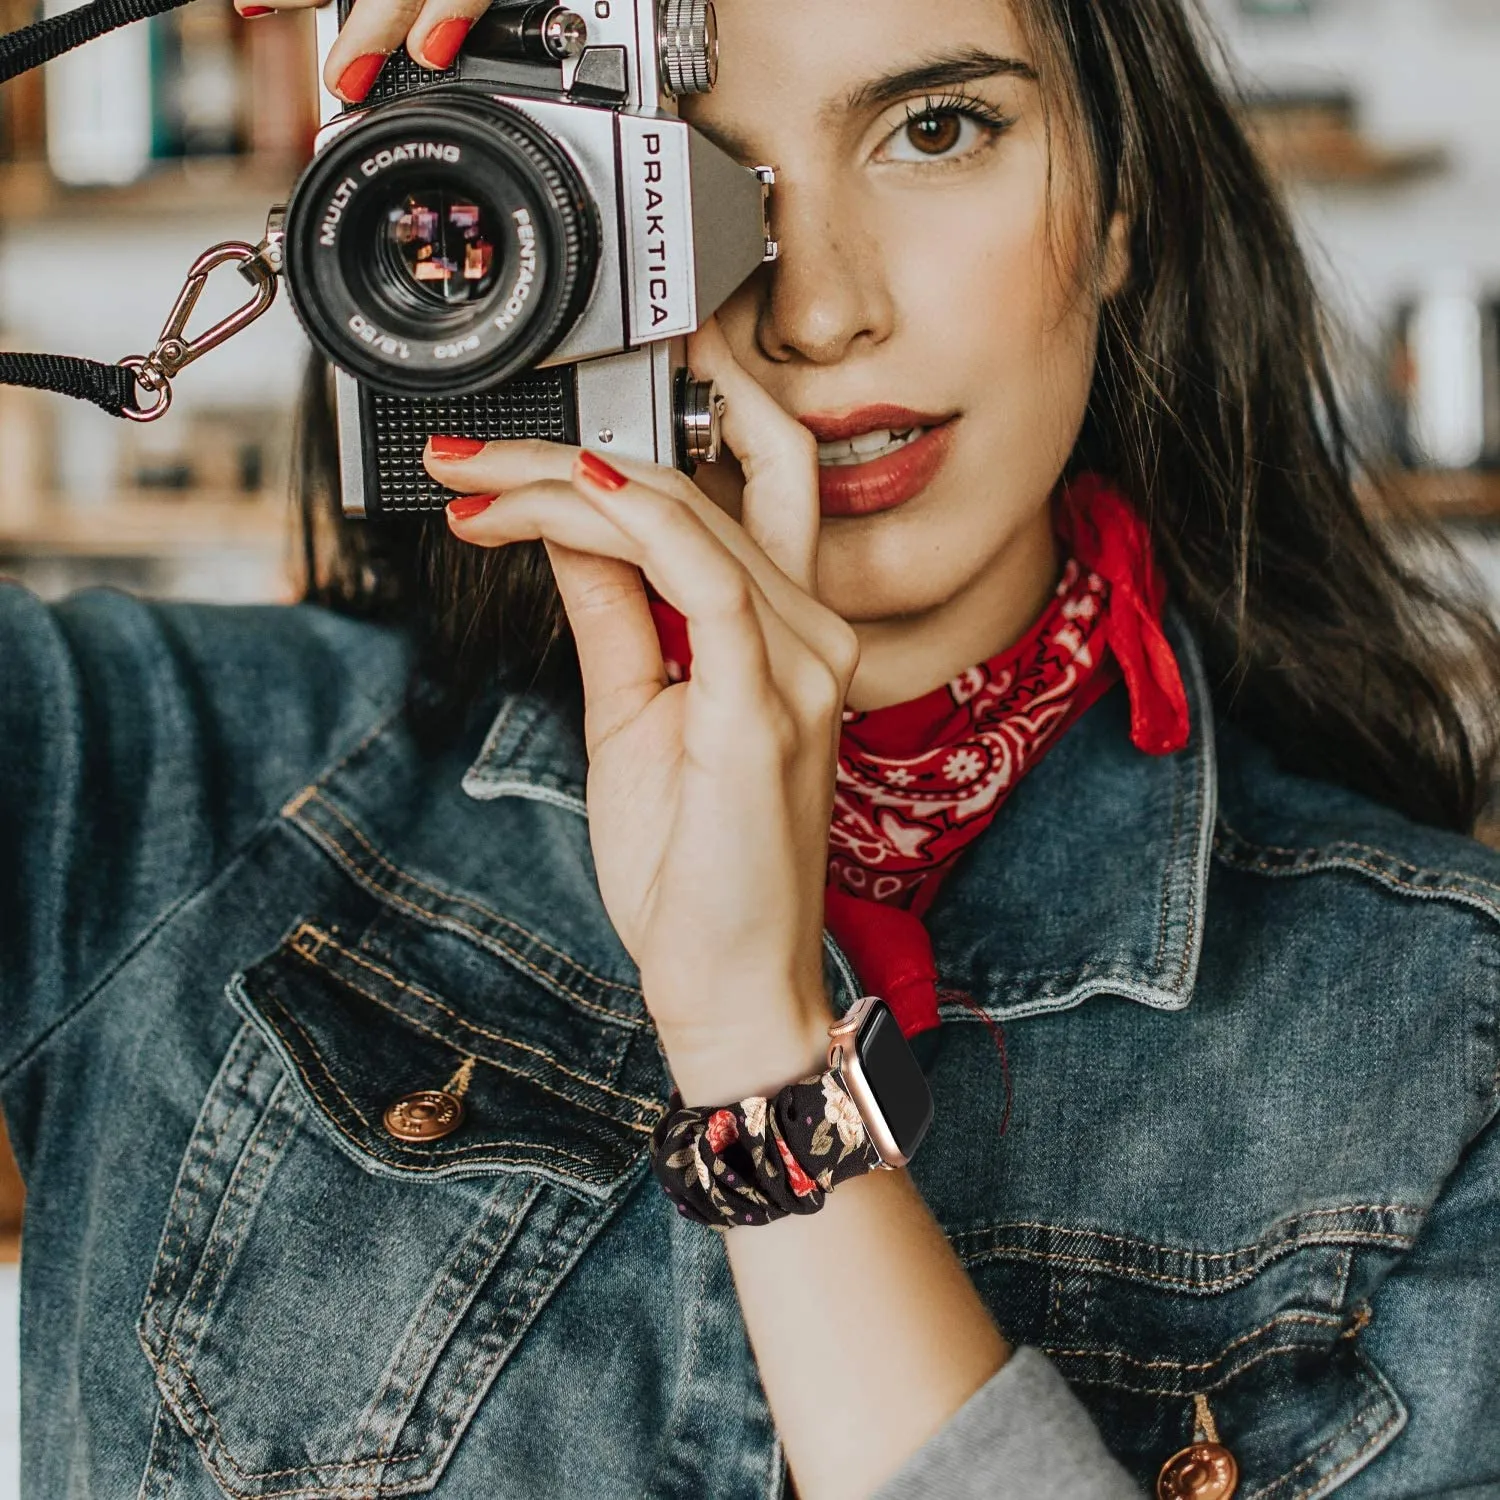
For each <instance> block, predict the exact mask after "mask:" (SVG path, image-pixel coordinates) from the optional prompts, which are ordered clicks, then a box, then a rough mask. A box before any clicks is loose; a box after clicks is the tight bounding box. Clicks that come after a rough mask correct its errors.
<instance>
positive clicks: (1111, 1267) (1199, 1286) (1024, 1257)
mask: <svg viewBox="0 0 1500 1500" xmlns="http://www.w3.org/2000/svg"><path fill="white" fill-rule="evenodd" d="M1343 1243H1344V1240H1343V1239H1334V1238H1331V1237H1329V1236H1328V1235H1323V1236H1318V1235H1314V1236H1311V1237H1309V1238H1307V1239H1298V1240H1288V1241H1287V1242H1286V1243H1285V1244H1281V1245H1278V1246H1277V1247H1276V1248H1275V1250H1274V1251H1273V1252H1272V1253H1270V1254H1269V1255H1267V1256H1266V1257H1265V1258H1264V1259H1263V1260H1258V1261H1255V1262H1253V1263H1250V1264H1247V1265H1246V1266H1245V1267H1244V1268H1243V1269H1242V1270H1238V1271H1231V1272H1229V1273H1228V1274H1226V1275H1223V1276H1219V1277H1216V1278H1214V1279H1213V1280H1211V1281H1193V1280H1190V1279H1189V1278H1188V1277H1186V1276H1170V1275H1164V1274H1162V1273H1160V1272H1156V1271H1140V1270H1136V1269H1135V1268H1133V1267H1130V1266H1123V1265H1121V1264H1119V1263H1118V1262H1117V1261H1109V1260H1100V1259H1098V1258H1089V1257H1086V1256H1079V1255H1052V1254H1049V1253H1047V1252H1046V1251H1040V1250H1023V1249H1004V1250H990V1251H984V1252H982V1253H980V1254H977V1255H975V1256H973V1257H972V1258H970V1257H968V1256H965V1257H964V1261H965V1264H969V1265H976V1266H978V1265H984V1264H986V1263H987V1262H988V1261H991V1260H1017V1261H1027V1262H1035V1263H1038V1264H1041V1265H1056V1266H1068V1267H1070V1268H1072V1269H1073V1270H1076V1271H1098V1272H1100V1273H1101V1274H1102V1275H1106V1276H1115V1277H1118V1278H1119V1279H1120V1280H1122V1281H1145V1282H1151V1283H1153V1284H1155V1285H1157V1286H1169V1287H1173V1288H1175V1289H1177V1290H1179V1291H1182V1292H1185V1293H1188V1294H1192V1295H1205V1294H1211V1293H1218V1292H1223V1291H1230V1290H1232V1289H1233V1288H1235V1287H1237V1286H1243V1285H1244V1284H1245V1283H1247V1282H1250V1281H1253V1280H1254V1279H1255V1278H1256V1277H1257V1276H1258V1275H1260V1273H1261V1272H1262V1271H1264V1270H1265V1269H1266V1267H1267V1266H1269V1265H1271V1264H1272V1263H1273V1262H1275V1261H1278V1260H1281V1259H1282V1258H1283V1257H1284V1256H1287V1255H1294V1254H1296V1253H1297V1252H1298V1251H1299V1250H1305V1249H1308V1248H1310V1247H1312V1246H1315V1245H1338V1244H1343ZM1359 1243H1360V1244H1361V1245H1384V1246H1389V1247H1390V1248H1391V1249H1393V1250H1410V1249H1411V1247H1412V1244H1413V1240H1412V1238H1411V1237H1410V1236H1407V1235H1395V1234H1366V1235H1361V1236H1360V1238H1359Z"/></svg>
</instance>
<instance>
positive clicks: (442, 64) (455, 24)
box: [422, 16, 474, 68]
mask: <svg viewBox="0 0 1500 1500" xmlns="http://www.w3.org/2000/svg"><path fill="white" fill-rule="evenodd" d="M473 24H474V23H473V22H472V21H470V20H467V19H466V18H465V17H463V16H454V17H453V18H452V19H451V20H447V21H439V22H438V24H437V25H436V26H434V27H433V28H432V30H431V31H429V32H428V33H427V40H426V41H425V42H423V43H422V56H423V57H425V58H426V59H427V61H428V62H430V63H431V64H432V65H433V67H435V68H451V67H452V66H453V59H454V58H455V57H457V56H458V49H459V48H460V47H462V46H463V44H464V38H465V37H466V36H468V34H469V28H470V27H471V26H472V25H473Z"/></svg>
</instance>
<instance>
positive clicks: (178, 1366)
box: [151, 1086, 421, 1494]
mask: <svg viewBox="0 0 1500 1500" xmlns="http://www.w3.org/2000/svg"><path fill="white" fill-rule="evenodd" d="M276 1092H277V1093H279V1092H280V1086H278V1089H277V1091H276ZM275 1097H276V1094H275V1093H273V1095H272V1097H271V1099H270V1100H269V1101H268V1102H267V1105H266V1114H269V1113H270V1111H271V1109H272V1108H273V1107H274V1105H275ZM262 1118H264V1116H263V1117H262ZM296 1128H297V1119H296V1115H295V1113H293V1112H289V1113H288V1115H287V1117H286V1119H285V1120H284V1122H283V1132H282V1137H281V1140H280V1142H279V1143H275V1144H273V1149H271V1150H269V1151H266V1150H264V1149H263V1148H258V1149H261V1156H262V1160H261V1161H260V1162H259V1163H258V1164H257V1167H256V1170H257V1172H259V1173H260V1175H261V1179H262V1184H263V1183H264V1179H265V1176H266V1174H268V1173H269V1172H270V1171H271V1170H272V1168H273V1167H274V1166H275V1164H276V1162H277V1160H279V1159H280V1157H281V1155H282V1154H283V1153H284V1152H285V1150H286V1149H287V1147H288V1146H289V1145H290V1143H291V1141H292V1138H293V1136H294V1135H295V1133H296ZM243 1160H244V1158H243V1157H242V1158H241V1163H237V1164H236V1167H235V1173H234V1178H238V1177H240V1175H241V1174H240V1165H241V1164H242V1163H243ZM234 1178H232V1179H231V1181H230V1184H229V1186H228V1188H227V1189H226V1191H225V1194H224V1199H223V1201H224V1202H227V1201H228V1200H229V1199H230V1198H231V1197H232V1196H233V1195H234V1192H235V1182H234ZM254 1218H255V1216H254V1214H253V1213H247V1214H246V1215H245V1218H244V1220H243V1222H242V1223H241V1224H240V1227H239V1229H238V1230H236V1232H235V1234H234V1237H233V1239H232V1240H231V1242H230V1245H229V1250H228V1257H227V1258H228V1260H229V1262H230V1263H232V1262H233V1260H234V1258H235V1257H236V1256H237V1255H238V1252H239V1249H240V1246H241V1245H242V1244H243V1243H244V1239H245V1236H246V1235H247V1234H248V1233H249V1230H250V1227H251V1225H252V1223H253V1222H254ZM199 1271H200V1274H201V1271H202V1267H201V1265H200V1267H199ZM220 1282H221V1284H222V1277H221V1278H220ZM196 1285H197V1278H196V1277H195V1279H194V1283H193V1286H190V1287H189V1288H188V1291H187V1293H185V1294H184V1296H185V1298H186V1297H190V1296H191V1295H192V1292H193V1289H194V1287H195V1286H196ZM217 1300H218V1299H217V1292H215V1294H214V1295H213V1297H212V1298H211V1299H210V1302H209V1305H208V1307H207V1309H205V1311H204V1312H203V1313H202V1314H201V1316H203V1317H207V1316H208V1315H209V1314H211V1313H212V1311H213V1308H214V1305H215V1304H216V1303H217ZM151 1318H152V1321H153V1322H154V1323H155V1324H156V1325H157V1327H158V1328H159V1329H160V1330H161V1332H162V1333H163V1335H164V1336H165V1346H164V1348H163V1350H162V1362H161V1365H160V1366H159V1367H158V1368H159V1369H160V1370H161V1373H162V1375H163V1377H164V1378H166V1379H168V1381H170V1374H169V1371H170V1370H175V1371H176V1372H177V1373H179V1374H180V1375H181V1376H182V1378H183V1379H184V1380H185V1381H186V1382H187V1384H188V1386H189V1387H190V1388H191V1390H192V1392H193V1394H194V1396H196V1397H197V1400H198V1405H199V1409H200V1410H201V1411H202V1413H203V1416H204V1417H205V1418H206V1419H207V1421H208V1424H209V1427H210V1428H211V1429H212V1432H213V1438H214V1442H215V1445H216V1447H217V1450H218V1453H219V1455H220V1457H218V1458H217V1459H215V1460H214V1461H213V1462H214V1464H215V1465H217V1464H222V1465H223V1466H224V1467H227V1468H228V1469H230V1470H231V1471H233V1473H235V1474H236V1475H237V1476H239V1477H240V1479H241V1481H242V1482H245V1481H249V1482H258V1481H260V1480H262V1479H275V1478H280V1477H283V1476H286V1475H291V1474H321V1473H323V1472H325V1471H328V1470H342V1469H349V1468H368V1467H370V1466H372V1465H373V1464H375V1463H385V1464H391V1463H410V1462H412V1461H413V1460H414V1459H417V1458H420V1457H421V1454H420V1453H406V1454H395V1455H390V1456H382V1457H381V1458H380V1459H378V1460H375V1459H371V1460H364V1461H362V1462H360V1463H340V1462H339V1461H337V1460H328V1461H326V1462H324V1463H321V1464H309V1465H303V1466H301V1467H298V1468H290V1469H273V1470H267V1471H264V1472H262V1471H257V1470H253V1469H246V1468H245V1467H244V1466H243V1465H242V1464H241V1463H240V1462H239V1461H238V1460H237V1459H236V1458H235V1457H234V1456H233V1453H232V1451H231V1449H230V1446H229V1444H228V1442H227V1441H226V1439H225V1437H224V1430H223V1428H222V1427H221V1426H220V1424H219V1420H218V1417H217V1416H216V1415H215V1413H214V1408H213V1406H212V1404H211V1403H210V1402H209V1399H208V1397H207V1395H206V1394H205V1392H204V1391H203V1388H202V1387H201V1386H200V1385H199V1384H198V1382H197V1380H196V1378H195V1377H194V1375H193V1372H192V1369H191V1367H190V1365H189V1364H188V1361H187V1358H186V1355H185V1351H184V1350H183V1348H182V1347H181V1345H180V1344H179V1343H178V1341H177V1337H176V1334H175V1332H173V1331H172V1330H169V1329H167V1328H166V1327H165V1326H164V1325H163V1324H162V1322H161V1319H160V1318H159V1317H158V1316H157V1315H156V1314H155V1312H154V1311H153V1312H152V1314H151ZM152 1362H153V1364H155V1363H156V1361H155V1360H153V1361H152ZM195 1425H196V1424H193V1423H191V1422H189V1423H188V1426H189V1430H192V1428H193V1427H194V1426H195ZM204 1456H205V1458H207V1456H208V1455H207V1454H205V1455H204ZM280 1493H282V1494H291V1493H295V1492H294V1491H281V1492H280Z"/></svg>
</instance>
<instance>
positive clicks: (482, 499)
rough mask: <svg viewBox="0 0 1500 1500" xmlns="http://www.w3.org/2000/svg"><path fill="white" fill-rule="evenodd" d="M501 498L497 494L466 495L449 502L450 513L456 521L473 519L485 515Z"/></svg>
mask: <svg viewBox="0 0 1500 1500" xmlns="http://www.w3.org/2000/svg"><path fill="white" fill-rule="evenodd" d="M498 498H499V496H497V495H464V496H462V497H460V498H459V499H457V500H450V501H449V502H448V514H449V515H450V516H452V517H453V519H454V520H455V521H472V520H473V519H474V517H475V516H479V515H483V514H484V512H485V511H487V510H488V509H489V508H490V506H492V505H493V504H494V503H495V501H496V500H497V499H498Z"/></svg>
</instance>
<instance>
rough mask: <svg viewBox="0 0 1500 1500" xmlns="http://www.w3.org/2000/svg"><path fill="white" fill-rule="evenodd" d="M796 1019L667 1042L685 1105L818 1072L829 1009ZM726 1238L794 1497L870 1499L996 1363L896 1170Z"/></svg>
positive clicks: (959, 1273)
mask: <svg viewBox="0 0 1500 1500" xmlns="http://www.w3.org/2000/svg"><path fill="white" fill-rule="evenodd" d="M793 1015H794V1016H795V1017H796V1019H795V1020H792V1019H788V1020H787V1021H786V1022H785V1024H780V1025H773V1026H771V1027H768V1028H766V1029H764V1030H761V1031H760V1032H759V1033H758V1034H757V1035H756V1036H755V1037H754V1038H753V1039H741V1040H740V1041H739V1042H737V1043H736V1045H735V1046H734V1047H732V1048H726V1049H724V1050H723V1051H722V1052H721V1053H719V1054H718V1055H713V1054H709V1053H706V1052H704V1051H701V1050H694V1051H691V1052H689V1051H685V1050H684V1049H682V1048H681V1047H679V1048H678V1049H677V1059H676V1060H675V1061H674V1073H675V1075H676V1078H677V1084H678V1087H679V1089H680V1090H681V1091H682V1093H683V1097H684V1099H685V1100H686V1101H687V1102H689V1103H691V1104H695V1105H707V1104H719V1103H724V1102H727V1101H728V1100H731V1099H737V1098H743V1097H745V1096H746V1095H748V1094H752V1093H756V1092H768V1093H774V1092H775V1091H776V1089H778V1088H779V1087H781V1086H782V1085H783V1084H785V1083H788V1082H790V1081H792V1080H793V1079H795V1078H799V1077H806V1076H808V1075H809V1074H811V1073H815V1072H817V1071H820V1070H821V1068H822V1067H823V1066H824V1065H825V1060H824V1051H825V1048H826V1040H827V1038H826V1031H827V1025H828V1022H829V1020H830V1019H831V1015H832V1012H831V1010H829V1009H828V1008H827V1006H826V1004H825V1003H814V1004H810V1005H808V1006H806V1007H796V1008H794V1011H793ZM725 1238H726V1243H727V1245H728V1251H729V1261H730V1265H731V1267H732V1268H733V1271H734V1278H735V1285H736V1287H737V1289H738V1292H739V1298H740V1306H741V1309H742V1311H743V1313H744V1317H745V1324H746V1327H747V1329H748V1330H749V1334H750V1340H751V1344H752V1346H753V1348H754V1350H755V1356H756V1360H757V1362H758V1364H759V1367H760V1373H761V1379H762V1382H763V1384H764V1386H765V1390H766V1394H767V1397H768V1399H769V1401H770V1404H771V1411H772V1415H773V1416H774V1417H775V1420H776V1425H777V1428H778V1430H779V1431H780V1433H781V1437H782V1441H783V1443H784V1445H785V1448H786V1453H787V1459H788V1463H789V1464H790V1466H791V1470H792V1474H793V1476H794V1478H795V1480H796V1483H797V1489H798V1493H799V1496H800V1497H801V1500H835V1497H838V1500H842V1497H844V1496H850V1497H854V1496H860V1497H863V1496H868V1495H870V1494H871V1493H872V1492H873V1491H874V1490H875V1489H876V1488H878V1486H879V1485H880V1484H881V1483H882V1482H883V1481H884V1480H885V1479H886V1478H888V1477H889V1476H890V1475H892V1474H894V1473H895V1472H896V1471H897V1470H898V1469H899V1468H900V1467H901V1465H902V1464H903V1463H905V1461H906V1460H907V1459H908V1458H909V1457H910V1456H911V1455H912V1454H913V1453H915V1452H916V1451H917V1450H918V1449H919V1448H921V1447H922V1445H923V1444H924V1443H926V1442H927V1440H928V1439H929V1438H931V1437H932V1436H933V1435H934V1434H936V1433H937V1432H938V1430H939V1429H940V1428H942V1427H943V1426H944V1424H945V1423H946V1422H947V1421H948V1420H949V1418H951V1417H952V1416H953V1415H954V1413H955V1412H957V1411H958V1410H959V1408H960V1407H961V1406H963V1404H964V1403H965V1402H966V1401H967V1400H968V1399H969V1397H970V1396H972V1395H973V1394H974V1393H975V1392H976V1391H977V1390H978V1389H979V1388H980V1387H981V1386H982V1385H984V1384H985V1382H986V1381H987V1380H988V1379H989V1378H990V1377H991V1376H992V1375H993V1374H995V1372H996V1371H997V1370H999V1369H1000V1367H1001V1366H1002V1365H1003V1364H1004V1363H1005V1361H1006V1359H1007V1358H1008V1357H1009V1353H1010V1350H1009V1347H1008V1345H1007V1344H1006V1343H1005V1340H1004V1339H1003V1338H1002V1337H1001V1335H1000V1333H999V1331H998V1329H997V1328H996V1327H995V1325H994V1322H993V1321H992V1319H991V1318H990V1315H989V1312H988V1310H987V1309H986V1307H985V1305H984V1303H983V1302H982V1301H981V1299H980V1297H979V1294H978V1292H977V1291H976V1290H975V1289H974V1286H973V1284H972V1282H970V1280H969V1278H968V1275H967V1274H966V1272H965V1271H964V1268H963V1266H962V1264H961V1263H960V1261H959V1259H958V1257H957V1256H956V1255H955V1254H954V1252H953V1249H952V1247H951V1246H950V1245H949V1244H948V1241H947V1239H946V1238H945V1237H944V1235H943V1232H942V1230H941V1229H940V1228H939V1226H938V1225H937V1223H936V1221H935V1220H934V1219H933V1217H932V1215H931V1213H930V1212H929V1211H928V1209H927V1206H926V1204H925V1203H924V1202H923V1201H922V1199H921V1196H920V1195H919V1194H918V1193H917V1191H916V1188H915V1187H914V1186H913V1184H912V1182H911V1179H910V1177H909V1176H908V1174H907V1173H906V1172H904V1171H897V1172H884V1171H879V1172H873V1173H870V1174H869V1175H868V1176H865V1177H859V1178H855V1179H853V1180H851V1181H849V1182H846V1183H844V1184H843V1185H842V1186H840V1187H839V1188H838V1189H837V1190H836V1191H835V1192H833V1193H831V1194H830V1195H829V1197H828V1200H827V1202H826V1203H825V1204H824V1206H823V1208H822V1209H821V1210H820V1211H819V1212H818V1213H816V1214H811V1215H807V1216H792V1217H790V1218H786V1219H781V1220H779V1221H777V1222H776V1223H773V1224H769V1225H765V1226H759V1227H755V1228H746V1229H740V1230H730V1231H728V1233H727V1234H726V1236H725Z"/></svg>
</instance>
